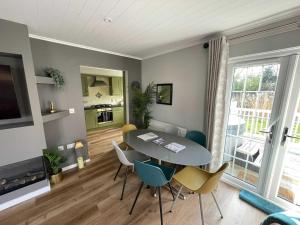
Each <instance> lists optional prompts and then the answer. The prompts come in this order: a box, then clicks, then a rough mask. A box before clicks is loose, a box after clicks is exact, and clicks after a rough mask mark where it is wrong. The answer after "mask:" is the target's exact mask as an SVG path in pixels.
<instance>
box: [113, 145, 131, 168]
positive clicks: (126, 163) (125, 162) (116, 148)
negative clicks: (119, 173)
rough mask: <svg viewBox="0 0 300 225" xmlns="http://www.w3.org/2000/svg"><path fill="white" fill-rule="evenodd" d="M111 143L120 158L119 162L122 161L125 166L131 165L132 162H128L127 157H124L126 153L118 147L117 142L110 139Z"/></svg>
mask: <svg viewBox="0 0 300 225" xmlns="http://www.w3.org/2000/svg"><path fill="white" fill-rule="evenodd" d="M112 145H113V146H114V149H115V151H116V153H117V156H118V158H119V160H120V163H122V164H123V165H125V166H133V163H131V162H129V161H128V159H127V158H126V155H125V154H124V152H123V151H122V150H121V149H120V147H119V145H118V144H117V142H115V141H112Z"/></svg>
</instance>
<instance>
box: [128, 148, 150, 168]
mask: <svg viewBox="0 0 300 225" xmlns="http://www.w3.org/2000/svg"><path fill="white" fill-rule="evenodd" d="M123 153H124V154H125V156H126V158H127V160H128V161H129V162H130V163H132V166H133V161H134V160H138V161H141V162H144V161H147V160H150V157H148V156H146V155H144V154H142V153H139V152H137V151H135V150H131V151H123Z"/></svg>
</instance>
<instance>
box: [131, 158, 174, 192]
mask: <svg viewBox="0 0 300 225" xmlns="http://www.w3.org/2000/svg"><path fill="white" fill-rule="evenodd" d="M134 168H135V171H136V172H137V174H138V177H139V178H140V180H141V181H143V182H144V183H145V184H146V185H150V186H153V187H161V186H164V185H165V184H167V183H168V181H167V179H166V177H165V175H164V173H163V171H162V170H161V169H160V168H159V167H156V166H153V165H150V164H147V163H143V162H140V161H137V160H134Z"/></svg>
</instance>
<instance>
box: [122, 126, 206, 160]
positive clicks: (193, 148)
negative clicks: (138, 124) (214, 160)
mask: <svg viewBox="0 0 300 225" xmlns="http://www.w3.org/2000/svg"><path fill="white" fill-rule="evenodd" d="M149 132H153V133H154V134H156V135H157V136H158V137H159V138H163V139H164V140H165V143H163V144H162V145H158V144H155V143H153V142H152V141H153V140H155V139H153V140H150V141H144V140H142V139H140V138H138V137H137V136H139V135H142V134H146V133H149ZM124 139H125V142H126V143H127V144H128V145H129V146H131V147H132V148H133V149H135V150H136V151H137V152H140V153H143V154H145V155H147V156H150V157H152V158H155V159H158V160H161V161H164V162H169V163H174V164H178V165H184V166H201V165H206V164H208V163H209V162H210V161H211V153H210V152H209V151H208V150H207V149H206V148H204V147H203V146H201V145H199V144H197V143H196V142H194V141H191V140H189V139H186V138H184V137H179V136H175V135H172V134H168V133H165V132H161V131H154V130H147V129H144V130H134V131H130V132H128V133H127V134H126V135H125V137H124ZM171 142H176V143H178V144H181V145H184V146H185V147H186V148H185V149H183V150H182V151H180V152H178V153H175V152H172V151H170V150H168V149H167V148H165V147H164V146H165V145H167V144H169V143H171Z"/></svg>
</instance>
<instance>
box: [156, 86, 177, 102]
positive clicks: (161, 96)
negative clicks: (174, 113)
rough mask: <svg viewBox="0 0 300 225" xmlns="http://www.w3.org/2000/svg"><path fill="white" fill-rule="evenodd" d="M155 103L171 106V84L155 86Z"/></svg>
mask: <svg viewBox="0 0 300 225" xmlns="http://www.w3.org/2000/svg"><path fill="white" fill-rule="evenodd" d="M156 88H157V91H156V103H157V104H164V105H172V96H173V84H157V86H156Z"/></svg>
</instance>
